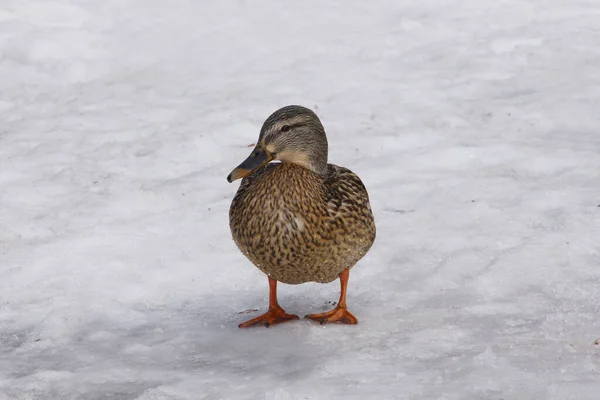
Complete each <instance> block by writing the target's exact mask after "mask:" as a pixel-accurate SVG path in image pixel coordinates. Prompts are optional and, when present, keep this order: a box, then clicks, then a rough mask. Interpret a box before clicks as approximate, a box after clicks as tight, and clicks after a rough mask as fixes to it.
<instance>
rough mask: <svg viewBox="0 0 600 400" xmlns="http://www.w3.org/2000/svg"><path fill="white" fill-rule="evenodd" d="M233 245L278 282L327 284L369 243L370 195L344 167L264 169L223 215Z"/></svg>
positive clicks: (247, 179) (249, 180) (251, 177)
mask: <svg viewBox="0 0 600 400" xmlns="http://www.w3.org/2000/svg"><path fill="white" fill-rule="evenodd" d="M229 221H230V228H231V233H232V236H233V239H234V241H235V243H236V245H237V246H238V248H239V249H240V250H241V251H242V253H243V254H244V255H246V257H247V258H248V259H249V260H250V261H251V262H252V263H253V264H254V265H255V266H256V267H257V268H258V269H260V270H261V271H262V272H264V273H265V274H267V275H268V276H269V277H270V278H273V279H275V280H277V281H279V282H283V283H287V284H300V283H305V282H318V283H328V282H331V281H333V280H335V279H336V278H338V276H339V275H340V273H341V272H342V271H343V270H344V269H350V268H352V267H353V266H354V265H355V264H356V263H357V262H358V261H359V260H360V259H361V258H362V257H363V256H364V255H365V254H366V253H367V252H368V251H369V249H370V248H371V246H372V244H373V242H374V240H375V221H374V219H373V214H372V211H371V206H370V204H369V196H368V194H367V191H366V189H365V187H364V185H363V183H362V182H361V180H360V178H359V177H358V176H357V175H356V174H354V173H353V172H352V171H350V170H349V169H347V168H343V167H338V166H336V165H333V164H328V165H327V170H326V173H325V174H318V173H315V172H313V171H311V170H310V169H308V168H305V167H304V166H301V165H297V164H294V163H286V162H283V163H269V164H266V165H265V166H263V167H262V168H260V169H258V170H255V171H253V172H252V173H251V174H250V175H248V176H246V177H245V178H244V179H243V180H242V183H241V185H240V187H239V189H238V191H237V193H236V195H235V197H234V199H233V202H232V204H231V208H230V211H229Z"/></svg>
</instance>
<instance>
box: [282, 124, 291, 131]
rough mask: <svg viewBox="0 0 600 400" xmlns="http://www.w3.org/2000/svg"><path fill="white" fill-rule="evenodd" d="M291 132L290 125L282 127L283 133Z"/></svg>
mask: <svg viewBox="0 0 600 400" xmlns="http://www.w3.org/2000/svg"><path fill="white" fill-rule="evenodd" d="M289 130H290V126H289V125H284V126H282V127H281V132H287V131H289Z"/></svg>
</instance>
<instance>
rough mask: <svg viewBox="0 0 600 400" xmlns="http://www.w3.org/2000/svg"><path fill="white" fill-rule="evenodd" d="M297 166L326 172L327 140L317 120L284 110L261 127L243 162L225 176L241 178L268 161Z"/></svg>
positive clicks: (305, 110) (305, 111)
mask: <svg viewBox="0 0 600 400" xmlns="http://www.w3.org/2000/svg"><path fill="white" fill-rule="evenodd" d="M273 160H279V161H281V162H289V163H294V164H298V165H301V166H303V167H305V168H308V169H310V170H311V171H313V172H316V173H317V174H321V175H324V174H325V172H326V171H327V137H326V136H325V129H324V128H323V125H322V124H321V121H320V120H319V117H317V115H316V114H315V113H314V112H312V111H311V110H309V109H308V108H306V107H302V106H287V107H283V108H280V109H279V110H277V111H275V112H274V113H273V114H271V116H269V118H267V120H266V121H265V123H264V124H263V126H262V128H261V130H260V136H259V137H258V142H257V144H256V147H255V148H254V150H252V153H251V154H250V156H249V157H248V158H246V160H244V161H243V162H242V163H241V164H240V165H238V166H237V167H236V168H235V169H234V170H233V171H231V173H230V174H229V175H228V176H227V180H228V181H229V182H233V181H235V180H236V179H240V178H243V177H245V176H248V175H250V174H251V173H252V171H255V170H257V169H258V168H261V167H262V166H263V165H265V164H267V163H268V162H270V161H273Z"/></svg>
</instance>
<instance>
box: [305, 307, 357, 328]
mask: <svg viewBox="0 0 600 400" xmlns="http://www.w3.org/2000/svg"><path fill="white" fill-rule="evenodd" d="M304 318H308V319H312V320H313V321H317V322H318V323H320V324H321V325H325V324H329V323H331V322H339V323H340V324H348V325H356V324H358V320H357V319H356V317H355V316H354V315H352V313H351V312H350V311H348V309H347V308H346V307H340V306H337V307H336V308H334V309H333V310H331V311H327V312H324V313H320V314H309V315H307V316H305V317H304Z"/></svg>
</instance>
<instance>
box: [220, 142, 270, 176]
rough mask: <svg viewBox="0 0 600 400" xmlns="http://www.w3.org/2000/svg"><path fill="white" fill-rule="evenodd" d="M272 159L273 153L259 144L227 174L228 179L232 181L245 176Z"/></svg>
mask: <svg viewBox="0 0 600 400" xmlns="http://www.w3.org/2000/svg"><path fill="white" fill-rule="evenodd" d="M271 160H273V155H272V154H271V153H269V152H268V151H266V150H265V149H263V148H262V146H260V145H258V146H256V148H255V149H254V150H253V151H252V154H250V156H249V157H248V158H246V159H245V160H244V161H243V162H242V163H241V164H240V165H238V166H237V167H236V168H235V169H234V170H233V171H231V173H230V174H229V175H228V176H227V181H228V182H229V183H231V182H233V181H235V180H237V179H240V178H244V177H246V176H248V175H250V174H251V173H252V171H254V170H255V169H257V168H260V167H262V166H263V165H265V164H266V163H268V162H269V161H271Z"/></svg>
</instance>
